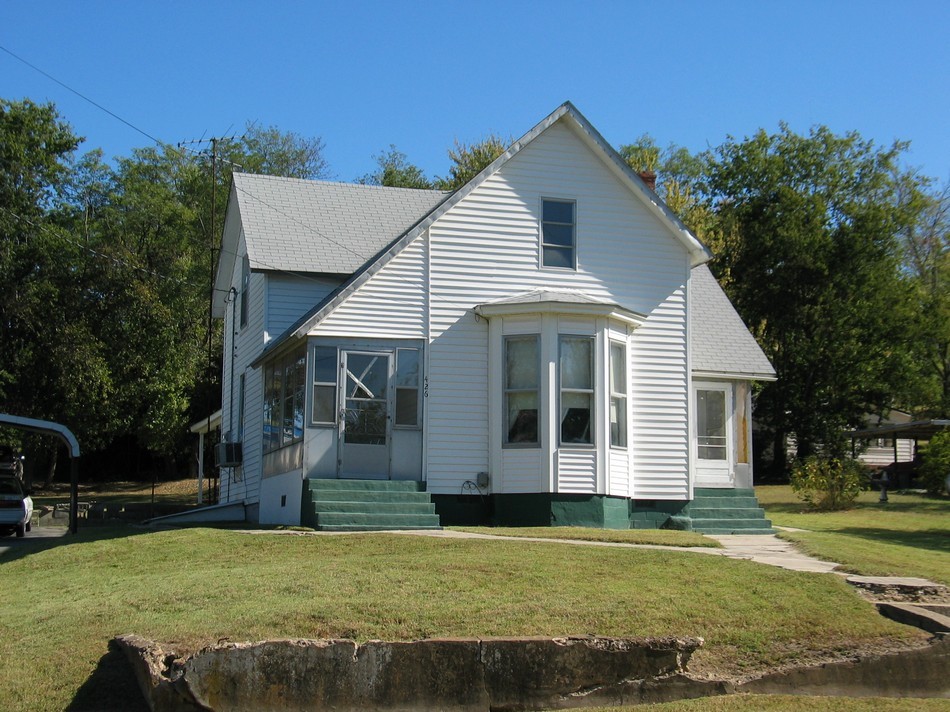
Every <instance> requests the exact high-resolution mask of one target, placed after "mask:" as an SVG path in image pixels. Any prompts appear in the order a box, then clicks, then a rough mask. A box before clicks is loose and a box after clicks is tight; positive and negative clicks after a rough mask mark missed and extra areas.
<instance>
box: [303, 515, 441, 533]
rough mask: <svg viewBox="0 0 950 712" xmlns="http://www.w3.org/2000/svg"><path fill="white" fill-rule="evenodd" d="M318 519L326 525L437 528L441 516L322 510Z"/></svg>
mask: <svg viewBox="0 0 950 712" xmlns="http://www.w3.org/2000/svg"><path fill="white" fill-rule="evenodd" d="M317 521H318V523H319V525H320V526H321V527H325V526H339V525H343V526H372V527H380V528H384V529H385V528H391V527H400V528H403V529H410V528H411V529H437V528H438V527H439V518H438V516H436V515H435V514H376V513H360V512H320V513H318V514H317Z"/></svg>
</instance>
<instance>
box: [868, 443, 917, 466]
mask: <svg viewBox="0 0 950 712" xmlns="http://www.w3.org/2000/svg"><path fill="white" fill-rule="evenodd" d="M913 459H914V441H913V440H907V439H903V440H898V441H897V462H910V461H911V460H913ZM858 460H860V461H861V462H863V463H864V464H865V465H874V466H875V467H886V466H887V465H890V464H892V463H893V462H894V445H893V443H892V444H890V445H881V446H879V445H878V444H877V440H872V441H871V444H870V445H869V446H868V448H867V450H865V451H864V452H862V453H860V454H859V455H858Z"/></svg>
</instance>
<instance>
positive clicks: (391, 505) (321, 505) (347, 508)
mask: <svg viewBox="0 0 950 712" xmlns="http://www.w3.org/2000/svg"><path fill="white" fill-rule="evenodd" d="M313 511H314V512H315V513H317V514H323V513H325V512H355V513H361V512H362V513H378V514H435V505H434V504H432V502H430V501H428V499H426V500H424V501H422V502H365V501H358V502H352V501H348V502H341V501H327V500H325V499H320V500H318V501H316V502H314V503H313Z"/></svg>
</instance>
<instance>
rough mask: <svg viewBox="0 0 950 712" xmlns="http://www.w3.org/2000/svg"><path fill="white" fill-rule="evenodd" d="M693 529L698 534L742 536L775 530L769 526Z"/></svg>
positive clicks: (773, 531)
mask: <svg viewBox="0 0 950 712" xmlns="http://www.w3.org/2000/svg"><path fill="white" fill-rule="evenodd" d="M693 531H695V532H699V533H700V534H710V535H715V534H722V535H726V534H736V535H738V534H741V535H742V536H746V535H749V536H753V535H766V534H775V530H774V529H772V528H769V529H729V528H713V529H711V528H708V527H695V528H694V529H693Z"/></svg>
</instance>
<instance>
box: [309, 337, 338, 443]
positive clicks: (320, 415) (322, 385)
mask: <svg viewBox="0 0 950 712" xmlns="http://www.w3.org/2000/svg"><path fill="white" fill-rule="evenodd" d="M337 358H338V357H337V351H336V347H335V346H315V347H314V349H313V404H312V406H311V414H310V418H311V422H312V423H313V424H314V425H336V413H337V398H336V388H337Z"/></svg>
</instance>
